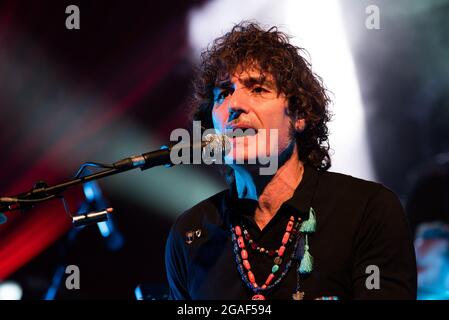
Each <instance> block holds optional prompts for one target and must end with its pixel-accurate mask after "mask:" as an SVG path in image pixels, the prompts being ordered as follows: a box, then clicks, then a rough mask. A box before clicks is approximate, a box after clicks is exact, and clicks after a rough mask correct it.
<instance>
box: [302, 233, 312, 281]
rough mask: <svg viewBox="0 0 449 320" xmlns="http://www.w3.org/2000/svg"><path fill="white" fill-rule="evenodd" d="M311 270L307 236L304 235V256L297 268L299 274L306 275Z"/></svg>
mask: <svg viewBox="0 0 449 320" xmlns="http://www.w3.org/2000/svg"><path fill="white" fill-rule="evenodd" d="M312 270H313V257H312V255H311V254H310V252H309V241H308V235H307V234H306V243H305V246H304V256H303V257H302V259H301V263H300V265H299V268H298V272H299V273H300V274H308V273H311V272H312Z"/></svg>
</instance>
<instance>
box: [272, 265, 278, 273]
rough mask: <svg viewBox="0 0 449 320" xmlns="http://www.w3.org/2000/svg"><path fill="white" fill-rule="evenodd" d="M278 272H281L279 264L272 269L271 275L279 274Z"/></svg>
mask: <svg viewBox="0 0 449 320" xmlns="http://www.w3.org/2000/svg"><path fill="white" fill-rule="evenodd" d="M278 270H279V266H278V265H277V264H275V265H274V266H273V268H271V273H276V272H278Z"/></svg>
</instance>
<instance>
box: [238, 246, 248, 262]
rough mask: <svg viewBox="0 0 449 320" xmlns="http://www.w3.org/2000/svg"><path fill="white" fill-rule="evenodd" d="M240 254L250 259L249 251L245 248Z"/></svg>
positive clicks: (243, 257)
mask: <svg viewBox="0 0 449 320" xmlns="http://www.w3.org/2000/svg"><path fill="white" fill-rule="evenodd" d="M240 255H241V256H242V259H244V260H245V259H248V251H246V250H245V249H242V252H240Z"/></svg>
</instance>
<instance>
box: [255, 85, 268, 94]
mask: <svg viewBox="0 0 449 320" xmlns="http://www.w3.org/2000/svg"><path fill="white" fill-rule="evenodd" d="M252 91H253V92H254V93H263V92H268V90H267V89H265V88H264V87H260V86H257V87H254V88H253V90H252Z"/></svg>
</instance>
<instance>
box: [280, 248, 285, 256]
mask: <svg viewBox="0 0 449 320" xmlns="http://www.w3.org/2000/svg"><path fill="white" fill-rule="evenodd" d="M284 252H285V246H281V247H280V248H279V252H278V256H279V257H282V256H283V255H284Z"/></svg>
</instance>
